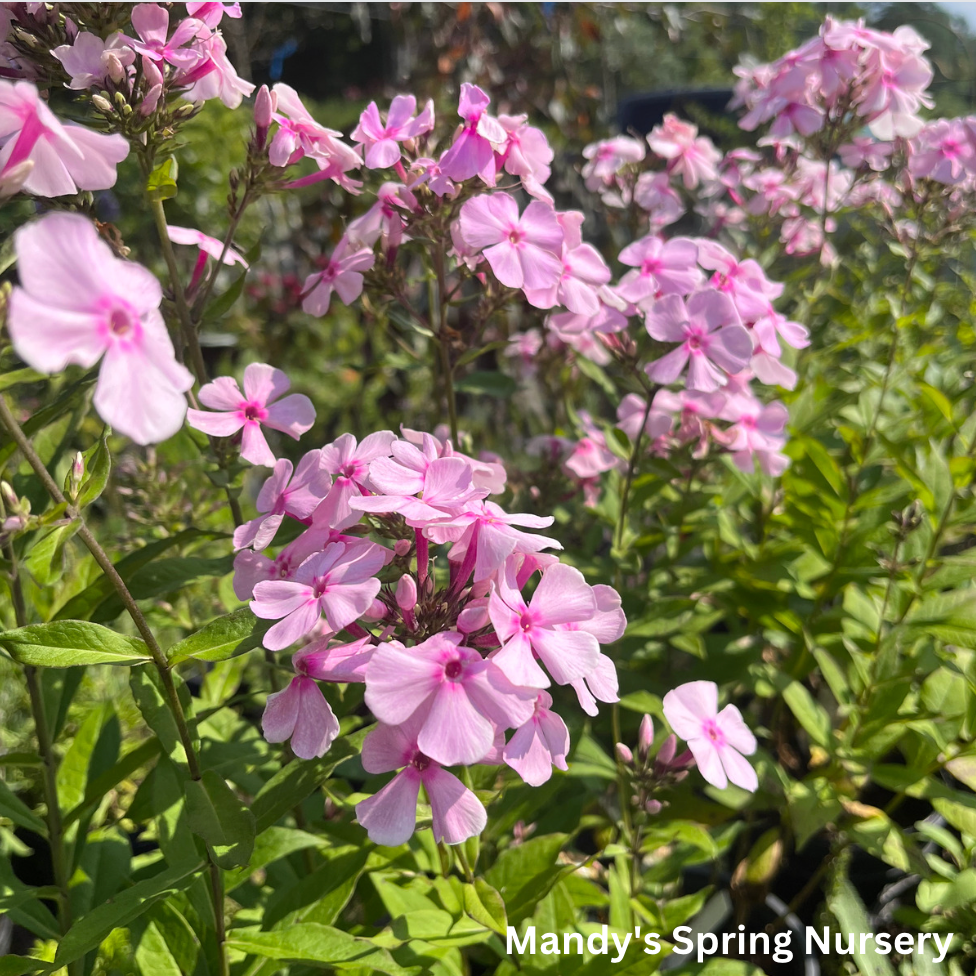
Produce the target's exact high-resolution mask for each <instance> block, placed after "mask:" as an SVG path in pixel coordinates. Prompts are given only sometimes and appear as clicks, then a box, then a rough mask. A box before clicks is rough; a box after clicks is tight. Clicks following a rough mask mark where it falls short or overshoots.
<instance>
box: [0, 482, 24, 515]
mask: <svg viewBox="0 0 976 976" xmlns="http://www.w3.org/2000/svg"><path fill="white" fill-rule="evenodd" d="M0 495H3V503H4V504H5V505H6V506H7V507H8V508H9V509H11V510H12V511H16V510H17V509H18V508H20V499H19V498H18V497H17V495H16V493H15V492H14V490H13V488H11V487H10V485H9V484H7V482H6V481H0Z"/></svg>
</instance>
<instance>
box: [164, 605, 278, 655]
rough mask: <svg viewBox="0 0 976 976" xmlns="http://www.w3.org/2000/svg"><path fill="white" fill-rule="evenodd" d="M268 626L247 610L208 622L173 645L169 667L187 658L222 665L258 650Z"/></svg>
mask: <svg viewBox="0 0 976 976" xmlns="http://www.w3.org/2000/svg"><path fill="white" fill-rule="evenodd" d="M267 626H268V625H267V623H266V622H265V621H263V620H258V618H257V617H255V616H254V614H253V613H252V612H251V611H250V609H249V608H248V607H242V608H241V609H240V610H235V611H234V612H233V613H228V614H226V615H225V616H223V617H218V618H217V619H216V620H212V621H210V623H209V624H207V625H206V626H205V627H201V628H200V630H198V631H197V632H196V633H195V634H191V635H190V636H189V637H185V638H184V639H183V640H181V641H180V642H179V643H177V644H174V645H173V646H172V647H171V648H170V649H169V650H168V651H167V652H166V656H167V657H168V658H169V660H170V663H171V664H179V663H180V662H181V661H186V660H187V659H189V658H195V659H196V660H198V661H223V660H225V659H226V658H229V657H233V656H234V655H235V654H243V653H244V652H245V651H250V650H251V649H252V648H255V647H260V646H261V638H262V637H263V636H264V632H265V631H266V630H267Z"/></svg>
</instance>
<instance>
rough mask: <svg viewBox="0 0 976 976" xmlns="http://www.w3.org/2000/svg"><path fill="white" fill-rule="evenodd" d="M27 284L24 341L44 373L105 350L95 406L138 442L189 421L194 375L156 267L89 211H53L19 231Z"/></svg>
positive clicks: (14, 301)
mask: <svg viewBox="0 0 976 976" xmlns="http://www.w3.org/2000/svg"><path fill="white" fill-rule="evenodd" d="M14 252H15V253H16V255H17V272H18V274H19V276H20V285H19V286H17V287H15V288H14V289H13V292H12V293H11V295H10V299H9V303H10V304H9V314H8V319H7V328H8V329H9V331H10V338H11V340H12V341H13V346H14V351H15V352H16V353H17V355H18V356H20V358H21V359H23V360H24V362H25V363H27V365H28V366H31V367H32V368H33V369H36V370H38V371H40V372H43V373H58V372H60V371H61V370H63V369H64V368H65V367H66V366H67V365H68V364H69V363H76V364H78V365H79V366H83V367H85V368H86V369H88V368H91V367H92V366H94V365H95V363H96V362H98V360H99V359H100V358H101V359H102V366H101V370H100V371H99V376H98V384H97V386H96V387H95V399H94V403H95V409H96V410H97V411H98V413H99V415H100V416H101V417H102V419H103V420H105V422H106V423H109V424H111V425H112V427H114V428H115V429H116V430H117V431H119V432H120V433H122V434H126V435H127V436H129V437H131V438H132V439H133V440H134V441H136V443H138V444H151V443H156V442H158V441H163V440H166V439H167V438H168V437H171V436H172V435H173V434H175V433H176V432H177V431H178V430H179V429H180V427H181V426H182V425H183V418H184V416H185V413H186V398H185V397H184V393H185V392H186V391H187V390H188V389H190V387H191V386H192V385H193V377H192V376H191V375H190V373H189V371H188V370H187V369H186V368H185V367H184V366H182V365H180V364H179V363H178V362H177V361H176V355H175V352H174V350H173V343H172V342H171V340H170V338H169V333H168V332H167V330H166V324H165V323H164V321H163V317H162V315H161V314H160V312H159V304H160V302H161V301H162V289H161V288H160V285H159V281H158V280H157V278H156V276H155V275H153V274H152V273H151V272H149V271H148V270H146V269H145V268H143V267H142V266H141V265H138V264H135V263H134V262H131V261H122V260H120V259H119V258H117V257H115V255H114V254H113V253H112V251H111V249H110V248H109V246H108V244H106V243H105V241H104V240H102V238H101V237H100V236H99V234H98V232H97V231H96V229H95V225H94V224H93V223H92V222H91V221H90V220H88V218H87V217H82V216H80V215H79V214H69V213H51V214H47V215H46V216H44V217H41V218H40V219H39V220H36V221H33V222H31V223H29V224H27V225H26V226H24V227H21V228H20V229H19V230H17V231H16V232H15V234H14Z"/></svg>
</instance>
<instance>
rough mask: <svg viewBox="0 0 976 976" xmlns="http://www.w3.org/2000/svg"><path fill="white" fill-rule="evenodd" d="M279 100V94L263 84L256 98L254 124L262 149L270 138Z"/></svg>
mask: <svg viewBox="0 0 976 976" xmlns="http://www.w3.org/2000/svg"><path fill="white" fill-rule="evenodd" d="M277 101H278V97H277V95H275V94H274V92H270V91H268V86H267V85H262V86H261V87H260V88H259V89H258V93H257V95H256V96H255V98H254V125H255V126H256V128H257V142H258V146H260V147H261V148H262V149H263V148H264V143H265V141H266V139H267V138H268V128H269V127H270V125H271V116H272V115H274V111H275V108H276V107H277V104H276V103H277Z"/></svg>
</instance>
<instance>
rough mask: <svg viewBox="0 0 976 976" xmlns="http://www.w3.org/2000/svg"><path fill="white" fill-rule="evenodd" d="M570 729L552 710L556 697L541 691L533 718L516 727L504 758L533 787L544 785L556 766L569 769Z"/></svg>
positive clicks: (507, 744) (506, 746)
mask: <svg viewBox="0 0 976 976" xmlns="http://www.w3.org/2000/svg"><path fill="white" fill-rule="evenodd" d="M567 752H569V730H568V729H567V728H566V723H565V722H564V721H563V720H562V719H561V718H560V717H559V716H558V715H557V714H556V713H555V712H554V711H552V697H551V696H550V695H549V694H548V693H547V692H545V691H540V692H539V695H538V697H537V698H536V700H535V706H534V711H533V713H532V717H531V718H530V719H529V720H528V721H527V722H526V723H525V724H524V725H520V726H519V727H518V729H516V730H515V734H514V735H513V736H512V737H511V739H509V740H508V742H507V743H506V745H505V751H504V753H503V758H504V760H505V762H506V763H507V764H508V765H509V766H511V767H512V769H514V770H515V772H517V773H518V774H519V776H521V777H522V779H524V780H525V782H526V783H528V784H529V786H542V784H543V783H545V782H546V781H548V780H549V778H550V777H551V776H552V767H553V766H555V767H556V768H557V769H568V768H569V767H568V766H567V765H566V753H567Z"/></svg>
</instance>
